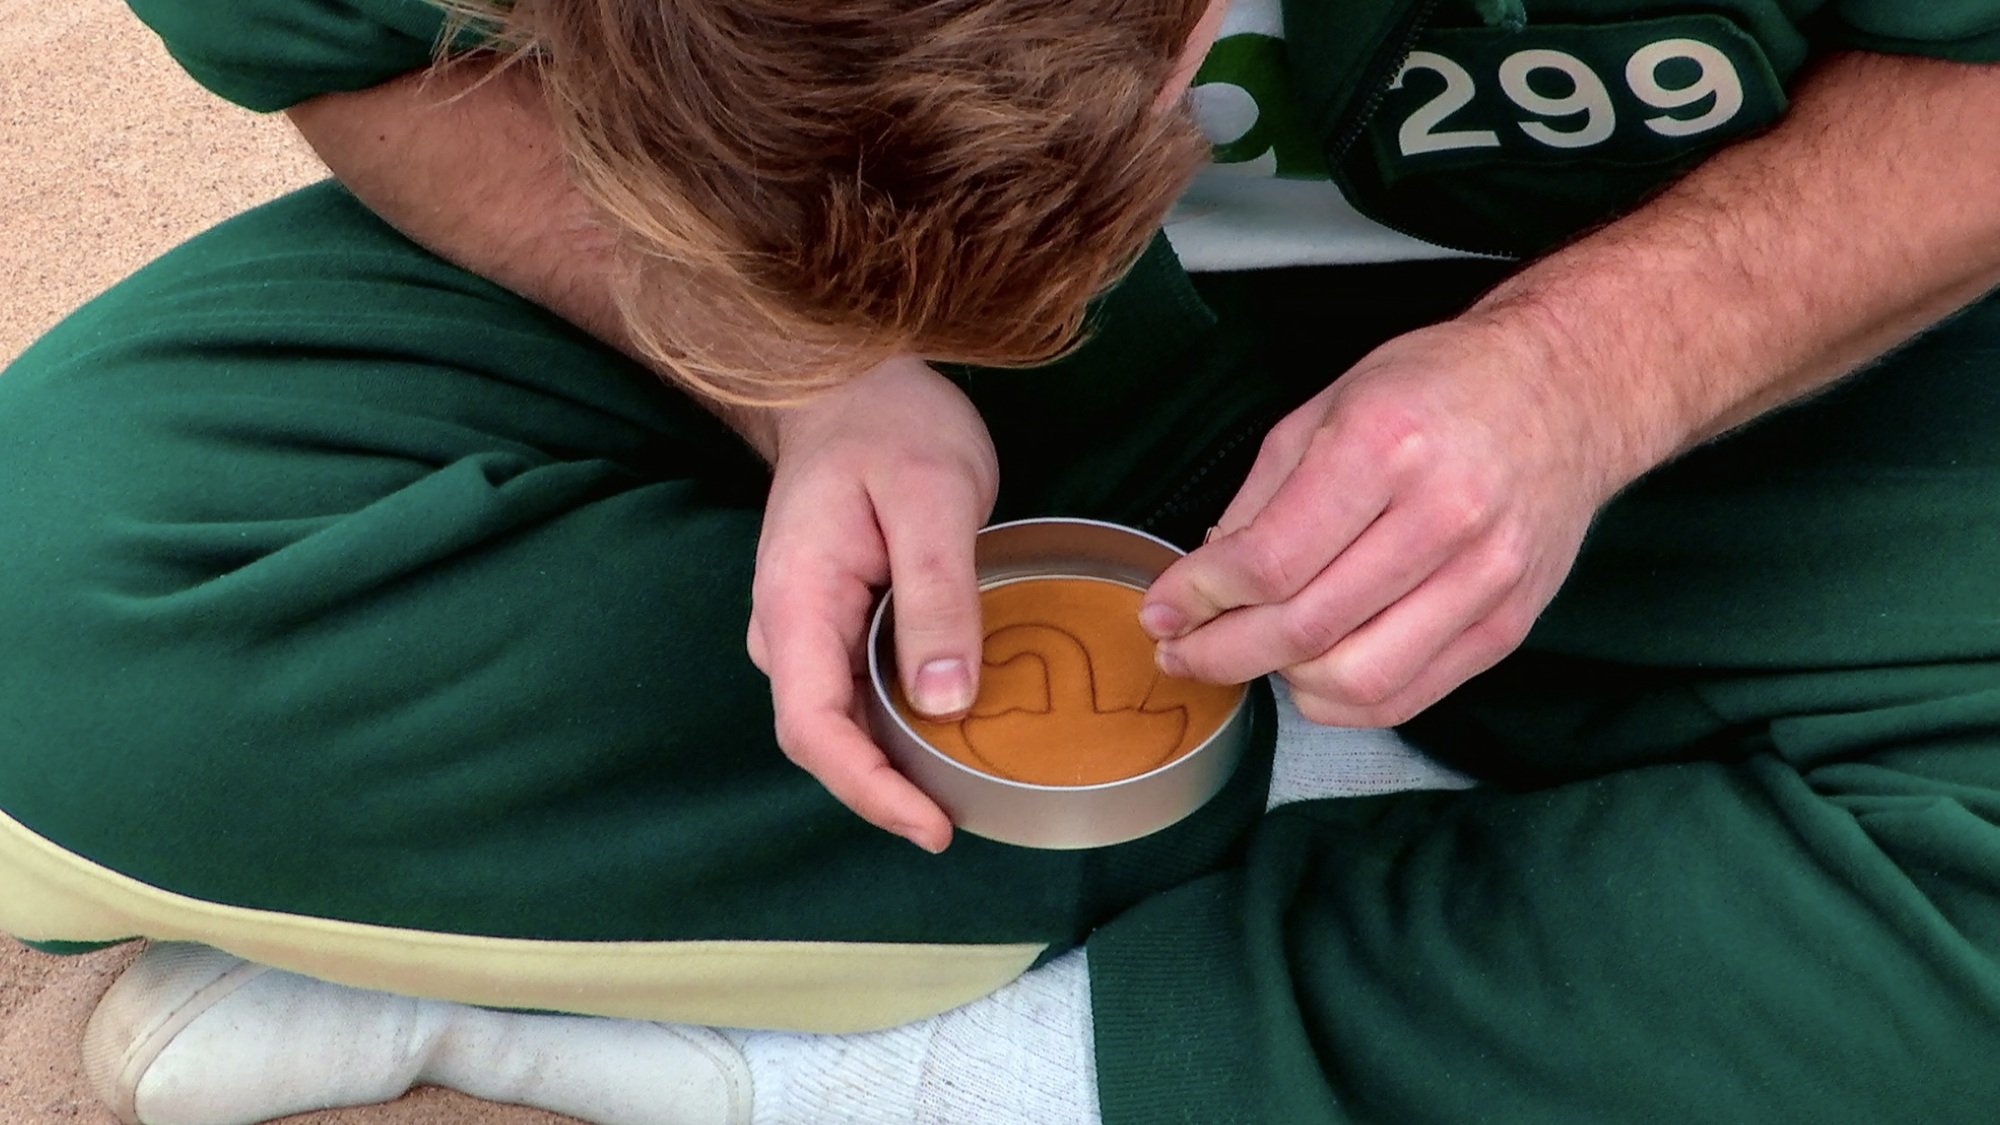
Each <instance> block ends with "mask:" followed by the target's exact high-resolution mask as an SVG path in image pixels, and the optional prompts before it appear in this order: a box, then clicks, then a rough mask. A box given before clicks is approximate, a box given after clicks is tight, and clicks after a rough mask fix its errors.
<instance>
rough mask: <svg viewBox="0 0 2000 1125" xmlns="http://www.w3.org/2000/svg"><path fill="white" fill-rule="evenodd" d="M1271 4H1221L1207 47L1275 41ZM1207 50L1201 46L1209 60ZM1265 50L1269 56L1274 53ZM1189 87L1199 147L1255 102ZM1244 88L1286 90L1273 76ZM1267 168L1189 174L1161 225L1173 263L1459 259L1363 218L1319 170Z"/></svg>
mask: <svg viewBox="0 0 2000 1125" xmlns="http://www.w3.org/2000/svg"><path fill="white" fill-rule="evenodd" d="M1278 4H1279V0H1229V8H1228V11H1227V12H1226V13H1225V14H1224V16H1223V18H1222V28H1221V31H1220V32H1219V33H1218V34H1217V36H1216V48H1222V47H1223V45H1224V44H1225V43H1227V42H1228V41H1229V39H1230V38H1231V37H1234V36H1263V37H1266V38H1268V39H1270V40H1274V41H1275V40H1281V39H1282V38H1283V37H1284V24H1283V18H1282V16H1281V14H1280V12H1279V7H1278ZM1238 45H1239V46H1241V44H1238ZM1216 48H1212V49H1211V50H1210V54H1209V58H1210V60H1211V61H1213V60H1214V59H1215V58H1216V53H1215V50H1216ZM1267 54H1269V55H1271V56H1272V57H1273V58H1274V59H1275V58H1276V57H1277V53H1276V52H1267ZM1197 82H1198V84H1197V85H1196V86H1195V88H1194V90H1193V92H1192V95H1191V96H1192V98H1193V100H1194V113H1195V119H1196V121H1198V122H1199V123H1200V125H1201V128H1202V131H1203V132H1204V133H1205V134H1207V136H1208V139H1209V143H1211V144H1214V145H1225V144H1229V143H1230V142H1232V141H1235V140H1237V139H1238V138H1240V137H1242V136H1244V135H1245V134H1246V133H1247V132H1248V131H1249V130H1250V129H1251V127H1252V126H1254V125H1255V124H1256V123H1257V120H1258V116H1259V113H1260V111H1259V109H1258V106H1257V102H1256V99H1255V98H1254V97H1253V96H1252V94H1251V92H1250V91H1249V90H1248V89H1246V88H1245V87H1244V86H1242V85H1237V84H1235V83H1231V82H1227V81H1218V80H1214V79H1213V78H1212V77H1210V76H1207V75H1204V76H1201V77H1198V78H1197ZM1253 85H1258V86H1261V87H1263V88H1265V89H1270V88H1271V87H1272V86H1273V85H1277V86H1278V87H1279V88H1280V89H1284V88H1288V83H1286V82H1285V79H1284V78H1283V76H1282V75H1281V74H1280V75H1275V76H1272V77H1271V78H1270V79H1269V80H1266V81H1262V82H1256V83H1253ZM1276 170H1277V157H1276V155H1275V154H1274V153H1273V152H1272V151H1269V150H1267V151H1265V152H1264V153H1263V154H1262V155H1260V156H1255V157H1252V158H1251V159H1249V160H1239V161H1236V162H1233V163H1228V164H1217V163H1211V164H1209V165H1208V166H1207V167H1205V168H1203V169H1202V170H1201V172H1200V173H1198V174H1197V175H1196V176H1195V178H1194V181H1193V183H1191V184H1190V185H1189V186H1188V188H1187V190H1186V191H1185V192H1183V193H1182V194H1181V197H1180V199H1179V201H1178V202H1176V203H1175V205H1174V208H1173V210H1172V211H1171V212H1169V213H1168V215H1167V218H1166V222H1165V223H1164V224H1163V229H1164V231H1165V233H1166V236H1167V241H1168V242H1170V243H1171V244H1172V245H1173V248H1174V252H1175V253H1176V254H1178V255H1179V256H1180V259H1181V264H1182V265H1183V266H1185V267H1186V268H1187V269H1189V270H1194V271H1202V270H1244V269H1265V268H1272V267H1277V266H1303V265H1336V264H1353V263H1360V262H1406V261H1414V260H1417V259H1421V258H1462V257H1467V256H1468V255H1466V254H1464V253H1462V252H1459V251H1455V250H1448V249H1445V248H1444V247H1441V246H1434V245H1432V244H1431V243H1428V242H1424V241H1422V240H1420V239H1417V238H1413V237H1411V236H1410V235H1406V234H1403V233H1401V232H1399V231H1395V230H1392V229H1390V228H1388V227H1385V226H1383V225H1382V224H1380V223H1377V222H1375V221H1374V220H1372V219H1369V218H1366V217H1364V216H1363V215H1362V214H1361V213H1360V212H1359V211H1356V210H1355V209H1354V207H1353V206H1352V205H1351V204H1349V203H1348V202H1347V200H1346V199H1345V198H1343V197H1342V196H1341V194H1340V191H1339V189H1338V188H1336V187H1334V185H1333V182H1332V181H1331V180H1329V179H1326V178H1324V174H1323V173H1321V178H1315V179H1298V178H1280V177H1279V176H1278V175H1277V174H1276Z"/></svg>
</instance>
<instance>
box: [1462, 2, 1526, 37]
mask: <svg viewBox="0 0 2000 1125" xmlns="http://www.w3.org/2000/svg"><path fill="white" fill-rule="evenodd" d="M1472 6H1473V8H1474V9H1475V10H1477V11H1478V12H1479V18H1481V19H1483V20H1485V21H1486V26H1488V27H1497V28H1500V29H1501V30H1503V31H1519V30H1521V29H1522V28H1524V27H1526V26H1528V5H1527V0H1472Z"/></svg>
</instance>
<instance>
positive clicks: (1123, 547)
mask: <svg viewBox="0 0 2000 1125" xmlns="http://www.w3.org/2000/svg"><path fill="white" fill-rule="evenodd" d="M1181 554H1182V552H1181V551H1180V549H1179V548H1177V547H1175V546H1174V545H1173V544H1171V543H1168V542H1166V541H1165V540H1162V539H1157V538H1154V537H1153V536H1151V535H1147V534H1146V533H1145V532H1142V531H1135V530H1133V529H1131V528H1128V527H1120V526H1118V525H1117V524H1111V523H1103V522H1099V521H1097V520H1081V519H1036V520H1021V521H1018V522H1015V523H1003V524H995V525H994V526H992V527H989V528H986V529H985V530H984V531H981V532H980V533H979V540H978V544H977V547H976V554H975V565H976V567H977V571H978V575H979V584H980V587H981V588H982V589H984V588H987V587H990V586H995V585H999V584H1001V583H1005V582H1014V581H1019V580H1021V579H1025V578H1097V579H1103V580H1105V581H1110V582H1117V583H1120V584H1122V585H1126V586H1131V587H1133V588H1135V589H1140V590H1143V589H1145V588H1146V587H1147V586H1149V585H1151V584H1152V581H1153V579H1155V578H1157V577H1159V575H1160V573H1161V572H1162V571H1164V570H1166V569H1167V567H1168V566H1171V565H1172V564H1173V562H1174V560H1175V559H1178V558H1180V557H1181ZM894 615H895V609H894V592H893V591H892V592H891V593H890V594H889V595H887V596H885V597H884V598H883V599H882V601H881V604H879V605H877V606H876V608H875V615H874V619H873V621H872V622H871V623H870V625H869V631H868V680H869V691H868V699H867V712H868V722H869V726H870V729H871V731H872V733H873V734H874V736H875V739H876V742H877V743H878V744H879V745H880V746H881V747H882V749H883V750H884V751H885V752H886V753H887V754H888V755H889V759H890V761H892V762H894V763H895V765H896V768H897V769H899V770H901V771H902V772H903V774H904V775H905V776H906V777H908V778H909V779H910V780H911V781H912V782H914V783H915V784H916V786H917V787H918V788H919V789H922V790H923V791H924V792H925V793H927V794H929V795H930V797H931V799H932V800H935V801H936V802H937V803H938V805H939V806H940V807H942V808H943V809H944V811H945V813H946V814H947V815H949V816H950V817H951V819H952V822H953V823H954V824H956V825H958V826H959V827H960V828H963V829H964V830H966V831H967V832H972V833H975V834H977V835H980V836H985V837H988V838H989V839H994V840H999V841H1002V842H1003V843H1008V844H1018V845H1021V846H1023V847H1030V848H1097V847H1104V846H1107V845H1110V844H1119V843H1123V842H1125V841H1127V840H1133V839H1137V838H1138V837H1140V836H1144V835H1147V834H1148V833H1152V832H1157V831H1159V830H1160V829H1162V828H1165V827H1167V826H1168V825H1170V824H1173V823H1175V822H1176V821H1179V820H1180V819H1182V818H1183V817H1185V816H1187V815H1188V814H1189V813H1192V812H1194V811H1195V810H1196V809H1198V808H1200V807H1201V806H1202V805H1203V804H1205V803H1207V801H1208V800H1209V798H1211V797H1213V796H1215V794H1216V793H1217V792H1219V791H1220V790H1221V789H1222V786H1223V785H1224V783H1226V782H1227V781H1228V780H1229V775H1230V774H1231V773H1233V772H1234V771H1235V769H1236V764H1237V762H1238V761H1240V760H1241V759H1242V757H1243V750H1244V746H1245V744H1246V743H1247V741H1248V740H1249V734H1250V708H1249V693H1248V691H1246V690H1242V689H1239V691H1238V696H1237V700H1236V706H1235V708H1234V709H1233V710H1232V711H1231V712H1230V713H1229V716H1228V718H1227V719H1225V720H1224V721H1223V723H1222V725H1221V726H1220V727H1218V728H1217V729H1216V730H1215V732H1214V733H1213V734H1211V735H1209V736H1208V738H1206V739H1205V740H1203V741H1202V742H1201V743H1200V744H1199V745H1197V746H1196V747H1195V748H1194V749H1192V750H1190V751H1188V752H1187V753H1185V754H1182V755H1181V756H1180V757H1178V758H1175V759H1174V760H1173V761H1170V762H1168V763H1166V764H1165V765H1162V766H1160V767H1159V768H1157V769H1154V770H1150V771H1148V772H1146V773H1142V774H1137V775H1135V776H1132V777H1127V778H1121V779H1119V780H1117V781H1109V782H1104V783H1102V784H1097V785H1074V786H1067V785H1036V784H1031V783H1028V782H1023V781H1015V780H1012V779H1009V778H1004V777H998V776H995V775H993V774H990V773H985V772H983V771H981V770H977V769H974V768H972V767H971V766H968V765H966V764H964V763H962V762H960V761H958V760H957V759H955V758H952V757H950V756H949V755H947V754H945V753H943V752H942V751H940V750H938V749H937V748H935V747H933V746H932V745H931V744H930V743H928V742H926V741H925V740H924V738H923V737H922V736H921V735H920V734H918V733H917V731H916V730H915V729H914V728H913V727H911V725H910V724H909V723H908V722H907V721H906V720H905V719H904V718H903V716H902V715H901V714H899V713H898V712H897V710H896V708H895V705H894V704H893V703H892V702H890V698H891V697H890V694H889V683H890V679H891V678H892V677H893V676H894V675H895V668H896V659H895V647H894V646H895V627H894V620H895V616H894Z"/></svg>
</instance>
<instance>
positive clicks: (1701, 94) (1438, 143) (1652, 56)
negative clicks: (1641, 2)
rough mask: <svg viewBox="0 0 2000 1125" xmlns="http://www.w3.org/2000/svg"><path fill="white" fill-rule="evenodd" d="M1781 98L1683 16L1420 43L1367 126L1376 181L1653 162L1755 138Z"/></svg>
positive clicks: (1729, 36) (1714, 27) (1742, 42)
mask: <svg viewBox="0 0 2000 1125" xmlns="http://www.w3.org/2000/svg"><path fill="white" fill-rule="evenodd" d="M1785 104H1786V99H1785V93H1784V89H1783V87H1782V86H1781V85H1780V84H1779V82H1778V79H1777V77H1776V75H1775V74H1773V73H1772V71H1771V67H1770V63H1769V61H1768V60H1767V59H1766V58H1765V56H1764V53H1763V51H1762V50H1761V49H1760V48H1759V47H1758V46H1757V44H1756V42H1755V41H1754V40H1752V39H1750V38H1749V37H1748V36H1747V35H1746V34H1744V33H1743V32H1742V31H1741V30H1739V29H1738V28H1737V27H1736V26H1735V25H1733V24H1731V23H1730V22H1729V21H1727V20H1724V19H1722V18H1720V17H1715V16H1687V17H1679V18H1671V19H1661V20H1646V21H1640V22H1637V23H1621V24H1611V25H1605V26H1598V27H1587V26H1576V25H1559V26H1545V27H1536V26H1534V25H1532V24H1531V25H1529V26H1528V27H1527V28H1526V29H1524V30H1521V31H1518V32H1505V31H1496V30H1490V29H1439V30H1435V31H1432V32H1430V33H1429V34H1427V35H1425V36H1424V37H1423V38H1422V40H1421V41H1420V42H1419V44H1418V46H1417V49H1416V50H1414V51H1412V52H1411V53H1410V56H1409V58H1408V60H1407V61H1406V62H1405V63H1404V64H1403V68H1402V71H1401V72H1400V73H1399V74H1397V75H1396V78H1395V80H1394V81H1393V82H1392V83H1391V84H1390V88H1389V90H1388V91H1387V93H1386V94H1385V95H1384V98H1383V101H1382V105H1381V107H1380V109H1379V110H1378V112H1377V113H1376V114H1375V116H1374V118H1373V119H1372V120H1371V121H1370V123H1369V132H1370V135H1371V140H1372V142H1373V144H1374V145H1375V146H1376V152H1377V159H1378V160H1379V161H1380V162H1381V166H1382V168H1383V171H1384V172H1386V173H1388V174H1389V175H1390V178H1392V179H1393V178H1394V177H1395V175H1396V170H1397V167H1398V166H1399V165H1400V166H1402V167H1403V170H1405V171H1418V170H1435V169H1437V168H1439V167H1441V166H1445V165H1448V164H1460V163H1465V164H1471V163H1481V162H1485V161H1505V162H1522V161H1528V162H1538V161H1574V160H1577V159H1582V158H1593V159H1601V160H1608V161H1614V162H1620V163H1652V162H1655V161H1661V160H1671V159H1674V158H1676V157H1679V156H1682V155H1685V154H1686V153H1688V152H1689V151H1690V150H1691V149H1696V148H1706V147H1708V146H1710V145H1712V144H1714V143H1716V142H1718V141H1721V140H1725V139H1728V138H1730V137H1736V136H1740V135H1742V134H1745V133H1749V132H1752V131H1755V130H1757V129H1761V128H1763V127H1765V126H1767V125H1769V124H1770V123H1772V122H1773V121H1775V120H1777V119H1778V117H1779V116H1780V115H1781V114H1783V112H1784V109H1785Z"/></svg>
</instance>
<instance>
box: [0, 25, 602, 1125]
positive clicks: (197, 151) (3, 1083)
mask: <svg viewBox="0 0 2000 1125" xmlns="http://www.w3.org/2000/svg"><path fill="white" fill-rule="evenodd" d="M322 174H323V172H322V169H321V168H320V167H319V164H318V162H317V161H315V160H314V159H313V156H312V154H311V152H310V151H308V150H307V149H306V148H305V146H304V145H303V144H302V143H300V142H299V141H298V140H297V139H296V138H295V137H293V136H292V134H291V133H290V132H288V131H287V129H286V128H285V125H284V123H283V122H282V121H279V120H269V119H258V118H255V117H253V116H251V115H249V114H246V113H242V112H240V111H237V110H234V109H232V108H230V107H228V106H225V105H222V104H221V103H219V102H217V101H215V100H214V99H212V98H210V97H209V96H208V95H207V94H205V93H204V92H203V91H201V90H200V89H199V88H197V87H196V86H195V85H194V84H193V83H192V82H190V81H188V80H187V79H186V78H185V77H184V76H183V75H182V74H181V73H180V71H178V70H177V69H175V68H174V66H173V64H172V62H171V61H169V60H168V58H167V56H166V53H165V52H164V51H162V50H161V49H160V46H159V42H158V40H156V39H154V38H153V37H152V35H151V34H150V33H148V32H147V31H146V30H145V29H144V28H143V27H141V26H140V25H139V24H138V23H137V22H136V21H135V20H133V19H132V17H131V16H130V15H129V14H128V13H127V12H126V11H125V9H124V7H123V6H122V5H121V4H120V3H119V2H118V0H70V2H68V3H63V4H47V3H43V2H40V0H0V204H4V206H0V364H4V363H5V362H6V361H8V360H10V359H12V358H13V357H14V356H15V355H16V354H18V353H19V352H20V351H21V349H23V348H24V347H26V346H27V345H28V343H29V342H30V341H32V340H33V339H34V338H35V337H36V336H37V335H39V334H40V333H41V332H42V330H44V329H46V328H47V327H48V326H49V325H51V324H53V323H55V321H56V320H58V319H60V318H61V317H62V315H63V314H64V313H65V312H67V311H68V310H69V309H71V308H73V307H74V306H76V305H77V304H79V303H80V302H82V301H84V300H86V299H88V298H89V297H90V296H91V295H92V294H95V293H97V292H98V291H99V290H101V289H103V288H104V287H105V286H107V285H109V284H111V283H112V282H114V281H116V280H118V279H119V278H120V277H122V276H124V275H125V274H126V273H129V272H130V271H131V270H132V269H133V268H134V267H136V266H138V265H140V264H141V263H143V262H145V261H146V260H147V259H149V258H151V257H153V256H154V255H156V254H158V253H159V252H160V251H162V250H165V249H167V248H168V247H170V246H172V245H174V244H175V243H177V242H179V241H180V240H182V239H183V238H186V237H187V236H188V235H190V234H193V233H194V232H196V231H199V230H201V229H202V228H204V227H207V226H208V225H210V224H211V223H213V222H215V221H216V220H218V219H221V218H223V217H225V216H227V215H230V214H233V213H235V212H236V211H239V210H241V209H243V207H245V206H246V205H248V204H250V203H254V202H258V201H260V200H263V199H268V198H270V197H271V196H273V195H276V194H278V193H279V192H281V191H283V190H285V189H287V188H290V187H294V186H297V185H299V184H303V183H307V182H309V181H311V180H314V179H317V178H319V177H320V176H321V175H322ZM0 537H4V532H0ZM131 956H132V951H131V950H130V949H122V950H110V951H107V952H104V953H99V954H94V955H91V956H88V957H78V958H55V957H43V956H41V955H39V954H35V953H31V952H30V951H28V950H26V949H24V948H22V947H21V946H19V945H16V944H15V943H13V942H12V941H9V940H7V939H5V938H0V1123H4V1125H45V1123H55V1122H60V1123H64V1125H115V1121H114V1119H113V1118H112V1117H111V1115H110V1114H108V1113H107V1112H105V1111H104V1110H103V1109H101V1108H100V1107H99V1106H98V1104H97V1103H96V1101H95V1099H93V1098H92V1097H91V1096H90V1095H89V1093H88V1092H87V1091H86V1090H85V1089H84V1088H83V1085H82V1080H81V1076H80V1074H79V1068H78V1065H77V1053H76V1052H77V1041H78V1039H79V1037H80V1036H81V1034H82V1029H83V1021H84V1020H85V1018H87V1017H88V1015H89V1014H90V1009H91V1006H92V1005H93V1004H94V1003H95V1002H96V999H97V997H98V995H99V994H101V993H102V992H103V991H104V989H105V988H107V987H108V986H109V985H110V983H111V980H112V978H113V977H114V976H115V975H116V974H117V972H118V970H119V969H120V968H122V967H123V966H124V964H125V963H126V962H127V961H129V960H130V958H131ZM567 1120H568V1119H567V1118H557V1117H553V1116H550V1115H548V1114H542V1113H533V1112H529V1111H526V1110H520V1109H510V1108H502V1107H499V1106H493V1105H488V1104H486V1103H481V1102H475V1101H473V1100H472V1099H469V1098H465V1097H462V1096H459V1095H456V1094H444V1093H442V1092H440V1091H435V1090H424V1091H418V1092H417V1093H416V1094H413V1095H411V1096H410V1097H408V1098H405V1099H403V1100H402V1101H400V1102H398V1103H396V1104H394V1105H391V1106H382V1107H375V1108H370V1109H358V1110H344V1111H335V1112H328V1113H318V1114H310V1115H307V1116H305V1117H299V1118H291V1119H288V1121H289V1122H292V1123H294V1125H305V1123H308V1122H310V1123H312V1125H553V1123H557V1122H562V1121H567Z"/></svg>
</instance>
